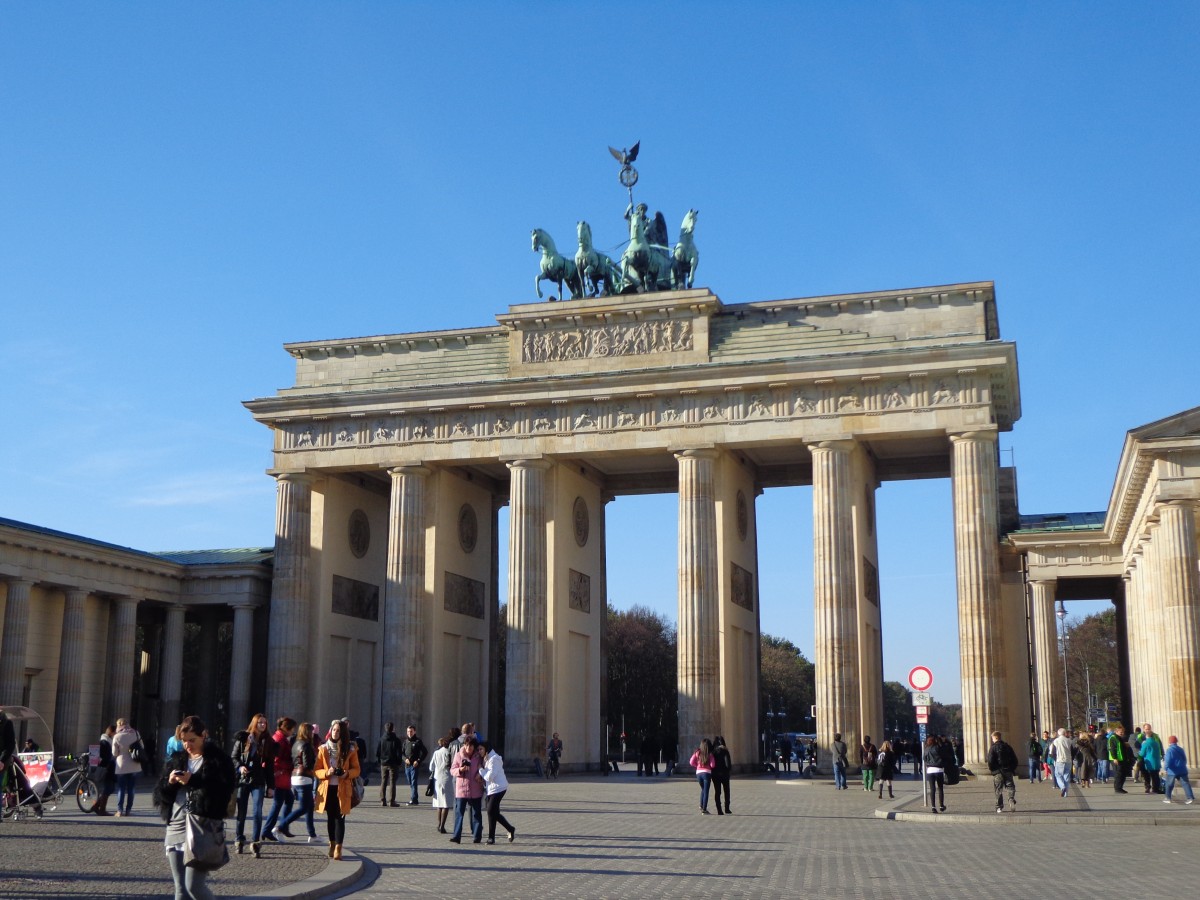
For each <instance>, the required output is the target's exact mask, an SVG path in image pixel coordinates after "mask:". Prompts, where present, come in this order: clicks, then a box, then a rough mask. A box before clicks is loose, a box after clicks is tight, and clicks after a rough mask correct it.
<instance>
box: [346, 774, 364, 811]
mask: <svg viewBox="0 0 1200 900" xmlns="http://www.w3.org/2000/svg"><path fill="white" fill-rule="evenodd" d="M366 793H367V786H366V785H365V784H363V780H362V779H361V778H355V779H354V790H353V791H352V792H351V794H350V808H351V809H354V807H356V806H358V804H360V803H362V800H363V797H364V796H366Z"/></svg>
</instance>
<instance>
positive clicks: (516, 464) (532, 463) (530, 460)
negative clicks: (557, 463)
mask: <svg viewBox="0 0 1200 900" xmlns="http://www.w3.org/2000/svg"><path fill="white" fill-rule="evenodd" d="M504 465H506V466H508V467H509V468H510V469H541V470H542V471H545V470H546V469H549V468H551V467H552V466H553V465H554V461H553V460H549V459H546V457H544V456H538V457H521V458H520V459H506V460H504Z"/></svg>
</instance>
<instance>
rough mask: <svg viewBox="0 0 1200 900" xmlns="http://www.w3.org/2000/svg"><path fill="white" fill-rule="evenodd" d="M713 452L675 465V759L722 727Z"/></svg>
mask: <svg viewBox="0 0 1200 900" xmlns="http://www.w3.org/2000/svg"><path fill="white" fill-rule="evenodd" d="M717 455H718V454H717V451H716V450H712V449H704V450H684V451H683V452H681V453H676V454H675V458H676V459H677V460H678V461H679V628H678V635H679V653H678V656H677V663H676V672H677V682H678V690H679V760H680V761H681V762H682V761H683V760H686V759H688V758H690V757H691V754H692V751H693V750H695V749H696V747H698V746H699V744H700V739H701V738H702V737H709V738H711V737H712V736H713V735H714V734H717V733H718V732H719V731H720V728H721V681H720V668H721V654H720V630H721V621H720V607H719V588H720V583H719V581H718V569H717V500H716V493H715V488H714V484H713V480H714V468H715V465H714V461H715V460H716V458H717Z"/></svg>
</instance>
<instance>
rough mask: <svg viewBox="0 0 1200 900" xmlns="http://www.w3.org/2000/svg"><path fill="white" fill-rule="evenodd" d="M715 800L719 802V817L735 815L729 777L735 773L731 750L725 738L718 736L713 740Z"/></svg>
mask: <svg viewBox="0 0 1200 900" xmlns="http://www.w3.org/2000/svg"><path fill="white" fill-rule="evenodd" d="M712 757H713V769H712V783H713V799H715V800H716V801H717V815H718V816H723V815H725V813H729V814H730V815H733V810H732V809H730V807H729V775H730V773H731V772H732V771H733V760H732V759H731V758H730V756H729V748H728V747H727V746H726V745H725V738H723V737H722V736H721V735H719V734H718V735H717V736H716V737H715V738H713V749H712ZM722 793H724V795H725V807H724V811H722V808H721V794H722Z"/></svg>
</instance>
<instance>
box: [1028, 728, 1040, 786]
mask: <svg viewBox="0 0 1200 900" xmlns="http://www.w3.org/2000/svg"><path fill="white" fill-rule="evenodd" d="M1025 756H1026V758H1027V760H1028V762H1029V783H1030V784H1033V782H1034V781H1035V780H1037V781H1041V780H1042V742H1041V741H1039V740H1038V736H1037V732H1036V731H1031V732H1029V747H1028V749H1027V750H1026V752H1025Z"/></svg>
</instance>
